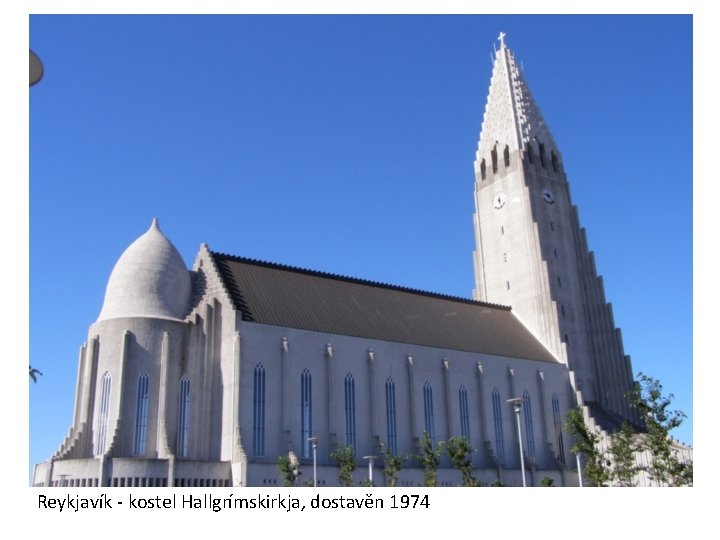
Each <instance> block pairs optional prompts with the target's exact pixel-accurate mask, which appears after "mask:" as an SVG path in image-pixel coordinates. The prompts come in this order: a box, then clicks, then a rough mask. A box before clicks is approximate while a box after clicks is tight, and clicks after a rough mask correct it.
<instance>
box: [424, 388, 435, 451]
mask: <svg viewBox="0 0 720 540" xmlns="http://www.w3.org/2000/svg"><path fill="white" fill-rule="evenodd" d="M423 405H424V410H425V432H426V433H427V434H428V437H429V438H430V441H432V444H433V446H435V413H434V412H433V395H432V386H430V382H429V381H425V386H423Z"/></svg>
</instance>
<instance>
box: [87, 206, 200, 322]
mask: <svg viewBox="0 0 720 540" xmlns="http://www.w3.org/2000/svg"><path fill="white" fill-rule="evenodd" d="M190 295H191V284H190V273H189V272H188V270H187V268H185V263H184V262H183V260H182V257H181V256H180V253H179V252H178V250H177V249H176V248H175V246H173V245H172V243H171V242H170V240H168V239H167V238H166V237H165V235H164V234H163V233H162V232H160V228H159V227H158V222H157V219H153V222H152V225H150V228H149V229H148V231H147V232H146V233H145V234H143V235H142V236H141V237H140V238H138V239H137V240H135V242H133V243H132V244H131V245H130V246H129V247H128V248H127V249H126V250H125V252H124V253H123V254H122V255H121V256H120V259H118V262H117V263H115V267H114V268H113V271H112V273H111V274H110V279H109V280H108V284H107V289H105V301H104V302H103V307H102V310H101V311H100V316H99V317H98V321H102V320H106V319H116V318H119V317H149V318H162V319H181V318H183V317H184V316H185V315H186V313H187V311H188V309H189V305H190Z"/></svg>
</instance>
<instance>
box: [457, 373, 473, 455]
mask: <svg viewBox="0 0 720 540" xmlns="http://www.w3.org/2000/svg"><path fill="white" fill-rule="evenodd" d="M458 399H459V400H460V435H462V436H463V438H465V439H467V440H468V441H469V440H470V414H469V411H468V397H467V390H466V389H465V385H464V384H461V385H460V390H458Z"/></svg>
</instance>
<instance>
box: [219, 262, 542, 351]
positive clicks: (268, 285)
mask: <svg viewBox="0 0 720 540" xmlns="http://www.w3.org/2000/svg"><path fill="white" fill-rule="evenodd" d="M211 255H212V257H213V259H214V261H215V264H216V266H217V268H218V270H219V272H220V275H221V278H222V280H223V281H224V283H225V286H226V287H227V289H228V292H229V293H230V295H231V297H232V300H233V302H234V304H235V308H236V309H237V310H238V311H239V312H240V313H241V314H242V319H243V320H245V321H253V322H257V323H262V324H269V325H273V326H282V327H289V328H297V329H301V330H311V331H317V332H325V333H330V334H338V335H345V336H354V337H361V338H368V339H377V340H382V341H393V342H398V343H409V344H415V345H424V346H428V347H437V348H442V349H454V350H460V351H469V352H480V353H486V354H493V355H500V356H509V357H516V358H528V359H534V360H543V361H547V362H556V360H555V358H554V357H553V356H552V354H551V353H550V352H548V351H547V349H545V347H543V346H542V344H540V342H539V341H537V340H536V339H535V338H534V337H533V336H532V334H531V333H530V332H529V331H528V330H527V329H526V328H525V327H524V326H523V325H522V323H520V321H519V320H518V319H517V318H516V317H515V316H514V315H513V313H512V312H511V311H510V308H508V307H504V306H498V305H494V304H487V303H483V302H476V301H473V300H468V299H464V298H456V297H452V296H445V295H441V294H434V293H429V292H423V291H417V290H412V289H406V288H402V287H396V286H391V285H383V284H379V283H374V282H370V281H363V280H359V279H353V278H347V277H341V276H336V275H332V274H325V273H321V272H315V271H310V270H302V269H299V268H293V267H289V266H282V265H278V264H272V263H266V262H260V261H256V260H252V259H245V258H241V257H234V256H230V255H224V254H220V253H211Z"/></svg>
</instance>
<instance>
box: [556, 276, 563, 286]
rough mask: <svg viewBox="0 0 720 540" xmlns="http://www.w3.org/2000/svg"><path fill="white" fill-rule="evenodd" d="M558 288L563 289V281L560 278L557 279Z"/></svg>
mask: <svg viewBox="0 0 720 540" xmlns="http://www.w3.org/2000/svg"><path fill="white" fill-rule="evenodd" d="M557 282H558V287H562V279H560V276H558V277H557Z"/></svg>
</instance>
